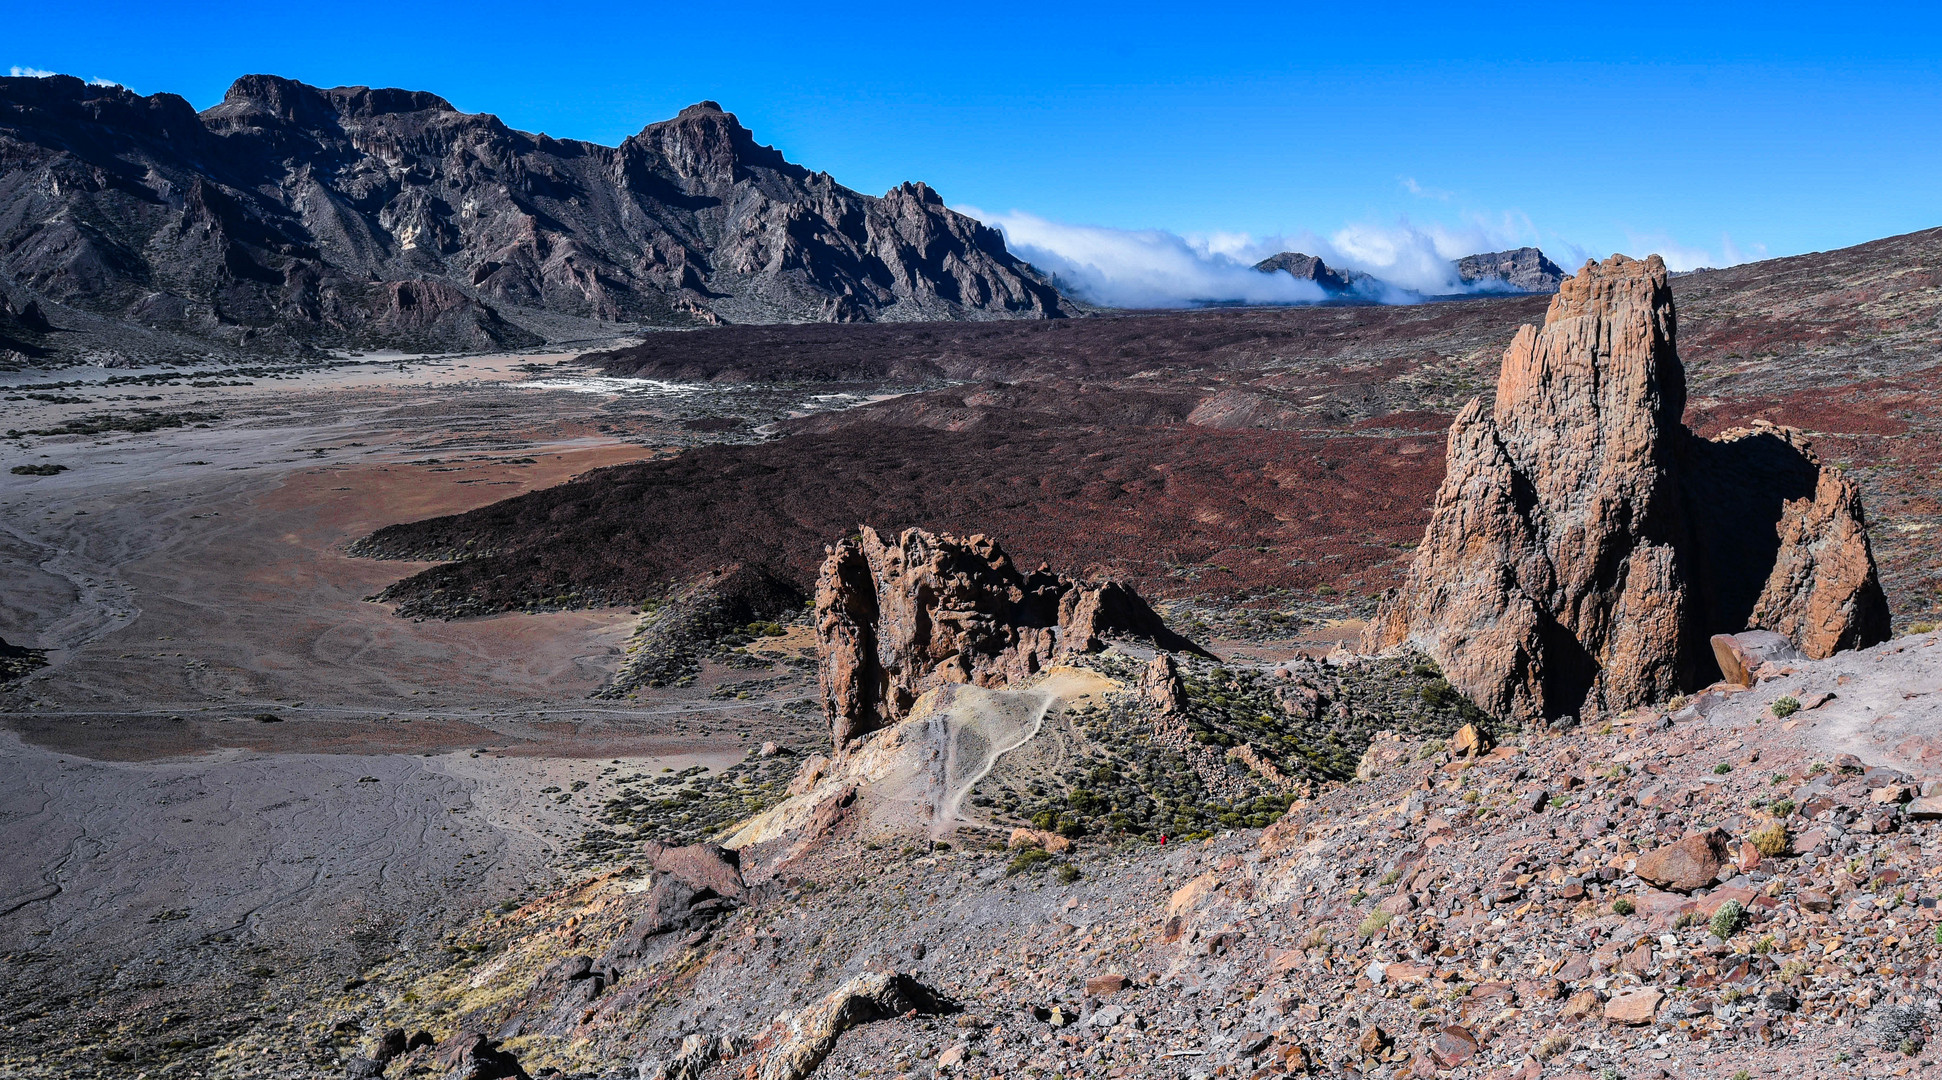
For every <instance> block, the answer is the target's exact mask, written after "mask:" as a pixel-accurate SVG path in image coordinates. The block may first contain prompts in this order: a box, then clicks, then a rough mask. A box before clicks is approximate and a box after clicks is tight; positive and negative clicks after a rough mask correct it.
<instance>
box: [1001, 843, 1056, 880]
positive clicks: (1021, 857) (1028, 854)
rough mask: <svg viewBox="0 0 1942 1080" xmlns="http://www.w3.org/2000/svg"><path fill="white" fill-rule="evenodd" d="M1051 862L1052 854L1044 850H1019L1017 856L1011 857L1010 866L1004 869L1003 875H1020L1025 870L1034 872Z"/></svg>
mask: <svg viewBox="0 0 1942 1080" xmlns="http://www.w3.org/2000/svg"><path fill="white" fill-rule="evenodd" d="M1051 861H1052V853H1051V852H1049V851H1047V850H1045V849H1044V848H1038V847H1028V848H1021V849H1020V850H1019V852H1018V854H1016V855H1014V856H1012V859H1011V865H1010V866H1007V867H1005V873H1007V874H1022V873H1024V872H1025V871H1027V870H1036V869H1038V868H1039V867H1040V866H1041V865H1043V864H1045V863H1048V862H1051Z"/></svg>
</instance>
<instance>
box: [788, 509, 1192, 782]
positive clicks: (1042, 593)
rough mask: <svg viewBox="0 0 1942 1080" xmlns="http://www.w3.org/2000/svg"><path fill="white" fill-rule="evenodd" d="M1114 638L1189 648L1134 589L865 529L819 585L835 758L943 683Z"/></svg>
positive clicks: (978, 541) (1026, 670) (833, 552)
mask: <svg viewBox="0 0 1942 1080" xmlns="http://www.w3.org/2000/svg"><path fill="white" fill-rule="evenodd" d="M1109 631H1119V632H1124V633H1129V634H1136V635H1140V636H1143V637H1147V638H1150V639H1152V640H1154V641H1155V642H1156V643H1158V644H1160V645H1161V646H1162V647H1163V648H1170V649H1177V648H1181V647H1187V648H1191V647H1192V646H1191V644H1190V643H1188V642H1186V641H1185V640H1183V639H1181V638H1179V637H1178V636H1177V635H1174V634H1171V633H1169V632H1168V631H1167V629H1166V626H1165V624H1164V623H1162V622H1161V620H1160V617H1159V616H1158V615H1156V614H1154V612H1153V609H1152V608H1150V607H1148V606H1147V604H1146V601H1144V600H1142V599H1140V597H1139V594H1137V593H1135V592H1134V591H1133V589H1132V587H1131V586H1128V585H1123V584H1121V583H1119V582H1117V581H1111V580H1104V579H1089V580H1079V579H1076V578H1071V577H1067V576H1065V575H1063V574H1055V573H1053V572H1052V571H1051V570H1049V569H1047V568H1045V567H1040V568H1039V569H1037V570H1034V571H1032V572H1030V573H1020V572H1019V570H1018V568H1017V567H1016V566H1014V565H1013V564H1012V561H1011V557H1010V556H1008V555H1006V554H1005V552H1004V551H1003V549H1001V548H1000V547H999V546H998V544H997V542H996V541H994V540H992V539H990V538H988V537H985V536H981V535H979V536H971V537H968V538H965V539H959V538H957V537H954V536H949V535H940V534H935V533H928V532H925V531H923V530H921V529H906V530H904V532H903V533H902V534H901V535H900V536H898V537H896V538H895V539H894V540H885V539H884V538H883V537H881V536H879V535H878V534H877V532H876V530H874V529H872V528H870V527H869V526H867V525H866V526H863V527H862V528H861V529H860V530H859V533H858V535H856V536H853V537H850V538H848V539H846V540H844V541H843V542H842V543H840V544H837V545H836V546H834V547H832V548H830V549H829V554H828V556H827V557H826V558H825V559H824V561H823V567H822V571H821V573H820V574H819V575H818V577H817V580H816V644H817V653H818V658H819V671H818V680H819V682H820V683H821V687H822V693H823V712H824V715H825V716H826V717H827V718H828V719H829V724H830V734H831V737H832V739H833V740H834V742H835V744H836V747H837V750H838V752H839V753H841V751H842V749H843V748H844V747H845V745H846V744H847V743H848V742H849V741H850V740H851V739H854V738H856V737H858V736H860V735H865V734H868V733H869V732H872V731H875V730H877V729H878V728H881V727H886V726H888V725H890V724H893V723H896V722H897V721H900V720H902V719H904V718H905V717H907V716H908V715H909V714H910V709H911V706H912V705H914V704H915V703H916V701H917V699H918V697H919V696H921V695H922V694H923V693H924V691H926V690H929V689H932V688H933V687H936V686H940V685H943V684H945V683H975V684H977V685H979V686H986V687H1002V686H1006V685H1009V684H1010V683H1011V682H1012V681H1014V680H1018V679H1023V678H1026V677H1028V676H1031V675H1033V674H1036V673H1037V672H1039V671H1041V670H1043V669H1044V668H1045V667H1046V666H1047V665H1049V664H1051V663H1053V662H1054V661H1055V660H1057V659H1058V658H1061V657H1064V656H1069V655H1074V654H1078V653H1084V652H1088V651H1090V650H1093V649H1097V648H1098V647H1099V645H1100V640H1099V639H1100V636H1101V635H1102V634H1105V633H1107V632H1109Z"/></svg>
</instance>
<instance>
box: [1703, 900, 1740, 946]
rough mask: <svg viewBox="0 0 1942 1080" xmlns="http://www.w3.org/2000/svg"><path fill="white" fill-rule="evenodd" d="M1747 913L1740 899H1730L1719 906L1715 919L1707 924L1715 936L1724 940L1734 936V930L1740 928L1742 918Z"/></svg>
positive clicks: (1714, 914) (1714, 915) (1714, 913)
mask: <svg viewBox="0 0 1942 1080" xmlns="http://www.w3.org/2000/svg"><path fill="white" fill-rule="evenodd" d="M1745 914H1746V912H1745V910H1744V909H1742V908H1741V907H1740V902H1739V901H1738V900H1728V901H1727V902H1726V903H1724V904H1721V905H1720V906H1719V910H1718V911H1715V912H1713V921H1712V922H1711V923H1708V924H1707V926H1708V928H1709V929H1711V930H1712V931H1713V936H1714V937H1716V938H1719V939H1720V940H1721V941H1724V940H1726V939H1727V938H1730V937H1732V936H1733V932H1734V931H1735V930H1738V929H1739V928H1740V919H1741V918H1742V917H1744V916H1745Z"/></svg>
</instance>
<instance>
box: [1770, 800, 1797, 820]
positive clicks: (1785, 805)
mask: <svg viewBox="0 0 1942 1080" xmlns="http://www.w3.org/2000/svg"><path fill="white" fill-rule="evenodd" d="M1795 809H1796V804H1795V803H1794V800H1792V799H1775V800H1774V801H1773V802H1771V803H1768V804H1767V812H1768V813H1770V814H1772V815H1773V816H1774V817H1777V818H1784V817H1786V816H1788V815H1789V814H1792V813H1793V812H1794V810H1795Z"/></svg>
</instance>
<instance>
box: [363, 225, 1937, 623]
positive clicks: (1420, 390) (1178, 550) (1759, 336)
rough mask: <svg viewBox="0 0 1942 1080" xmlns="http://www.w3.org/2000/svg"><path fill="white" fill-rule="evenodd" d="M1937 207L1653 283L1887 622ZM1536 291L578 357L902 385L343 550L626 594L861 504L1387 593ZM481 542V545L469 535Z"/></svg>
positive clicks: (863, 385)
mask: <svg viewBox="0 0 1942 1080" xmlns="http://www.w3.org/2000/svg"><path fill="white" fill-rule="evenodd" d="M1938 276H1942V230H1931V231H1927V232H1922V233H1914V234H1910V235H1907V236H1901V237H1892V238H1889V239H1887V240H1881V241H1876V242H1874V243H1870V244H1865V245H1861V246H1859V247H1855V248H1848V249H1843V250H1840V251H1835V252H1826V253H1816V254H1810V255H1803V256H1798V257H1793V258H1787V259H1776V260H1771V261H1768V262H1762V263H1752V264H1747V265H1743V266H1739V267H1734V268H1731V269H1728V270H1718V271H1700V272H1697V273H1693V274H1688V275H1683V276H1681V277H1679V278H1677V279H1676V280H1675V282H1674V285H1673V292H1674V297H1675V300H1676V302H1677V304H1678V315H1679V345H1680V352H1681V356H1682V358H1683V359H1684V361H1685V363H1686V365H1687V368H1688V373H1689V380H1690V384H1691V395H1690V396H1691V404H1690V407H1689V410H1688V415H1687V420H1688V423H1689V424H1690V425H1691V426H1693V427H1694V428H1695V429H1696V430H1698V431H1700V432H1701V433H1705V434H1711V433H1716V432H1718V431H1720V430H1723V429H1725V428H1728V427H1731V426H1733V425H1736V424H1743V423H1746V422H1748V421H1750V420H1753V419H1756V418H1758V419H1767V420H1771V421H1773V422H1776V423H1783V424H1790V425H1793V426H1796V427H1800V428H1803V429H1805V430H1806V431H1808V432H1809V433H1810V435H1811V436H1812V437H1813V440H1814V444H1815V447H1816V449H1817V451H1818V452H1819V453H1820V454H1821V456H1822V457H1823V458H1825V459H1827V460H1830V461H1833V462H1837V463H1839V464H1841V465H1843V466H1845V467H1846V468H1848V469H1849V470H1850V471H1851V472H1852V473H1853V474H1854V475H1855V476H1856V477H1857V479H1858V480H1859V481H1860V482H1861V484H1862V486H1863V490H1864V492H1865V497H1866V506H1867V510H1868V513H1869V515H1870V524H1871V532H1872V535H1873V538H1874V544H1875V551H1876V557H1877V559H1878V560H1879V562H1880V564H1881V570H1882V577H1883V584H1884V586H1885V587H1886V589H1887V591H1888V595H1889V597H1890V601H1891V603H1892V604H1893V606H1894V609H1895V613H1896V617H1897V620H1898V621H1904V622H1905V621H1908V620H1914V619H1920V618H1926V617H1929V616H1930V615H1931V614H1932V613H1933V612H1934V611H1935V610H1936V608H1937V606H1938V588H1942V560H1939V558H1938V554H1937V544H1936V542H1935V536H1936V530H1937V528H1939V527H1942V509H1939V508H1938V503H1937V495H1938V490H1937V489H1938V476H1939V475H1942V407H1938V406H1937V405H1936V403H1935V390H1936V388H1937V385H1938V383H1939V382H1942V355H1938V351H1939V350H1942V325H1939V324H1938V316H1939V315H1942V299H1938V298H1939V297H1942V293H1938V291H1937V290H1936V288H1935V286H1936V283H1937V279H1938ZM1546 303H1547V298H1545V297H1541V296H1540V297H1533V296H1518V297H1504V298H1491V299H1480V300H1471V301H1461V302H1449V303H1438V304H1427V305H1419V306H1411V307H1314V308H1283V309H1258V308H1257V309H1238V310H1236V309H1224V310H1204V311H1191V312H1175V313H1165V314H1132V315H1118V316H1106V317H1097V318H1086V319H1073V320H1063V321H1050V322H1008V323H954V324H937V323H924V324H876V325H870V324H865V325H840V326H839V325H823V326H747V327H725V328H720V329H710V330H701V331H694V332H688V333H670V334H659V335H654V336H653V337H652V338H651V339H650V340H649V341H648V342H647V343H646V344H643V345H640V346H638V347H634V348H629V349H624V350H619V351H615V352H608V353H597V354H590V355H588V356H586V357H583V358H582V359H583V361H584V362H586V363H589V364H593V365H597V366H598V367H599V368H600V369H601V370H602V371H603V372H604V373H606V374H610V375H616V376H625V377H640V378H652V379H660V380H667V381H672V382H716V383H724V382H728V383H733V382H744V383H759V382H778V381H782V382H827V383H828V384H829V385H830V387H831V389H832V390H833V391H839V392H850V393H857V394H863V395H870V396H876V395H884V394H898V395H900V396H896V397H893V398H890V399H888V400H881V401H877V402H875V403H873V404H867V405H862V406H860V407H857V408H853V409H849V410H846V411H842V412H836V413H821V414H817V415H815V416H811V417H805V418H801V419H798V420H792V421H785V422H784V423H783V424H782V425H780V430H779V431H778V432H777V433H776V437H773V438H770V439H768V440H767V441H763V442H758V443H752V444H741V445H716V446H707V447H702V448H698V449H695V450H691V451H689V452H687V453H685V454H682V455H680V456H678V457H674V458H669V459H662V460H657V461H653V462H647V463H641V464H635V465H626V466H620V467H615V468H610V469H603V470H599V471H596V472H593V473H589V474H586V475H584V476H581V477H579V478H576V479H575V480H573V481H571V482H569V483H566V484H563V485H560V486H558V487H554V488H551V489H547V490H543V491H537V492H533V493H530V494H527V495H522V496H519V497H517V498H513V499H509V500H507V501H505V502H501V503H498V504H495V505H492V506H488V507H485V508H483V509H480V510H475V511H472V512H470V513H467V514H461V515H456V516H452V517H445V518H436V519H432V520H429V521H424V522H418V523H413V524H406V525H397V526H393V527H390V528H387V529H384V530H382V531H380V532H379V533H377V534H375V535H374V536H373V537H371V538H370V540H369V541H367V542H366V543H365V544H364V545H362V546H361V550H362V551H363V552H365V553H368V554H379V555H388V556H394V557H396V556H406V555H413V556H420V557H422V556H426V555H436V556H441V557H449V556H454V555H472V556H473V557H469V558H461V559H458V560H456V561H453V562H449V563H447V564H445V565H442V566H438V567H434V568H432V569H430V570H427V571H425V572H423V573H421V574H418V575H416V576H414V577H412V578H409V579H407V580H406V581H403V582H400V583H399V584H398V585H396V586H394V587H393V588H392V589H391V590H390V591H389V592H388V593H387V598H389V599H393V600H399V601H403V602H404V603H405V605H406V607H407V609H408V610H413V611H419V612H424V613H444V614H469V613H480V612H485V611H493V610H503V609H507V608H512V607H519V606H528V605H534V604H541V605H557V604H580V603H603V602H606V603H611V602H629V601H633V600H638V599H642V598H646V597H650V596H654V595H658V594H659V593H660V592H661V591H663V590H664V589H665V588H666V587H667V585H669V584H670V583H673V582H678V581H682V580H686V579H688V578H691V577H693V576H694V575H696V574H699V573H702V572H704V571H707V570H710V569H713V568H715V567H717V566H721V565H724V564H728V563H734V562H753V563H760V564H766V565H770V566H773V567H775V568H777V569H778V570H779V571H781V572H782V573H783V574H784V575H785V576H788V577H790V578H792V579H794V580H796V581H798V582H800V583H802V584H805V585H806V584H807V583H808V581H809V579H810V577H811V576H812V574H813V572H814V568H815V566H816V564H817V563H818V562H819V560H820V559H821V556H822V552H823V545H824V544H826V543H828V542H831V541H833V540H835V539H836V538H838V537H840V536H842V535H844V534H846V533H848V532H850V531H851V530H853V529H854V528H855V527H856V525H857V524H859V523H868V524H871V525H874V526H876V527H878V528H880V529H882V528H900V527H903V526H907V525H923V526H926V527H930V528H936V529H946V530H951V531H956V532H960V533H971V532H985V533H990V534H992V535H995V536H998V537H1000V538H1001V539H1002V540H1003V541H1004V542H1005V544H1006V546H1007V547H1008V548H1009V549H1010V550H1012V551H1013V552H1014V553H1015V555H1016V556H1017V557H1018V558H1020V559H1021V560H1022V561H1027V562H1031V561H1036V560H1040V559H1043V560H1045V561H1047V562H1050V563H1052V564H1053V565H1055V566H1059V567H1067V568H1074V569H1078V568H1084V567H1088V566H1098V567H1101V568H1102V569H1105V570H1107V571H1108V572H1110V573H1112V574H1115V575H1118V576H1123V577H1126V578H1129V579H1131V580H1133V581H1135V582H1137V583H1138V585H1139V587H1140V588H1141V589H1142V590H1144V591H1146V592H1147V593H1148V594H1149V595H1152V596H1155V597H1156V598H1165V597H1181V596H1195V595H1223V596H1230V597H1244V596H1248V595H1254V594H1259V593H1262V592H1264V591H1268V590H1278V589H1287V590H1294V591H1296V593H1297V594H1300V593H1302V592H1303V591H1320V590H1331V591H1332V592H1333V593H1337V594H1346V595H1348V596H1362V597H1367V596H1372V595H1374V594H1376V593H1378V592H1380V591H1381V590H1382V589H1383V588H1385V587H1387V586H1389V585H1390V584H1392V583H1393V582H1394V581H1395V580H1396V577H1397V575H1398V573H1399V572H1400V570H1401V568H1402V567H1403V565H1404V560H1405V559H1406V557H1407V555H1408V553H1409V551H1410V549H1411V548H1413V546H1414V543H1415V541H1416V540H1417V539H1418V538H1419V537H1420V534H1421V530H1422V528H1423V525H1424V522H1425V520H1426V512H1427V506H1426V504H1427V500H1428V498H1429V496H1430V495H1431V493H1432V492H1433V491H1434V490H1435V488H1436V485H1437V483H1438V481H1439V480H1440V478H1441V476H1442V471H1443V453H1442V451H1443V435H1442V432H1443V429H1444V428H1445V427H1446V426H1447V424H1448V422H1449V420H1450V418H1451V417H1452V416H1453V415H1454V413H1455V411H1456V410H1457V409H1458V408H1460V407H1461V406H1462V404H1463V403H1464V402H1465V401H1467V400H1468V399H1469V398H1471V397H1472V396H1475V395H1476V394H1478V393H1481V392H1485V391H1486V390H1487V388H1488V387H1489V386H1490V385H1491V384H1492V381H1493V380H1494V379H1495V376H1496V367H1497V361H1498V357H1499V355H1500V354H1501V352H1502V350H1503V349H1504V347H1505V346H1506V345H1507V344H1508V342H1509V340H1510V338H1511V336H1512V334H1513V333H1514V332H1515V329H1516V327H1517V326H1518V325H1520V324H1522V323H1526V322H1537V321H1540V320H1541V319H1542V318H1543V313H1544V309H1545V305H1546ZM479 553H484V554H483V555H481V554H479Z"/></svg>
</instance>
